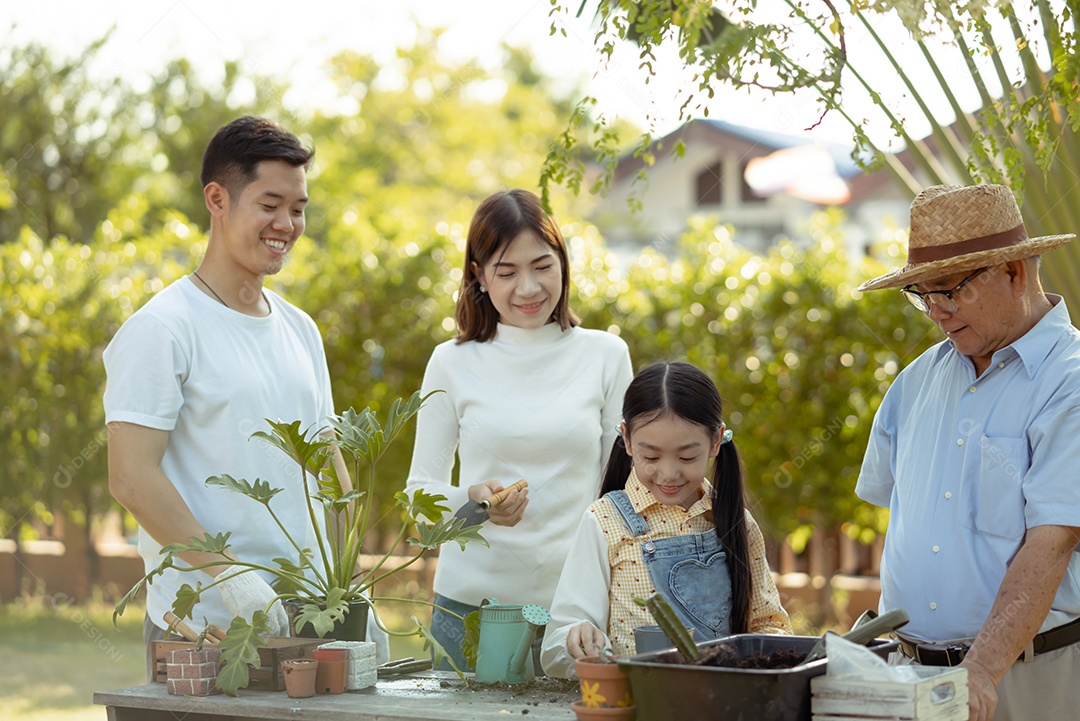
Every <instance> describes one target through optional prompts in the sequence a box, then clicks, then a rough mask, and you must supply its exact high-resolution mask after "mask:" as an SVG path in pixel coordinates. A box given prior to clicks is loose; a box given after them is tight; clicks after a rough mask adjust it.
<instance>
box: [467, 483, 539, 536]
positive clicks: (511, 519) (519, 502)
mask: <svg viewBox="0 0 1080 721" xmlns="http://www.w3.org/2000/svg"><path fill="white" fill-rule="evenodd" d="M503 488H505V486H504V485H503V484H502V483H501V482H500V481H485V482H484V483H477V484H476V485H475V486H469V498H470V499H471V500H473V501H482V500H484V499H485V498H489V497H491V496H493V495H495V494H496V493H498V492H499V491H501V490H502V489H503ZM527 505H529V489H528V488H522V489H521V490H517V491H514V492H512V493H511V494H510V495H509V496H507V497H506V498H505V499H503V501H502V503H499V504H498V505H495V506H492V507H491V508H489V509H488V516H489V517H490V519H489V520H490V521H491V523H492V524H494V525H496V526H516V525H517V524H518V522H519V521H521V519H522V518H523V517H524V516H525V507H526V506H527Z"/></svg>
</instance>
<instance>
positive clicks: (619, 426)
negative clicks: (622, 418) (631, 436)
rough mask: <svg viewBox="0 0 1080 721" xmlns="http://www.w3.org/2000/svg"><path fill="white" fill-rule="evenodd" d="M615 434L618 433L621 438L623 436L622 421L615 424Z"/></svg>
mask: <svg viewBox="0 0 1080 721" xmlns="http://www.w3.org/2000/svg"><path fill="white" fill-rule="evenodd" d="M615 435H617V436H618V437H619V438H622V423H616V424H615Z"/></svg>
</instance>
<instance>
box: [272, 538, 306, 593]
mask: <svg viewBox="0 0 1080 721" xmlns="http://www.w3.org/2000/svg"><path fill="white" fill-rule="evenodd" d="M304 552H305V555H307V556H309V557H310V555H311V550H310V549H304ZM274 563H276V564H277V565H278V568H280V569H281V570H282V571H284V572H285V574H274V580H273V581H271V582H270V587H271V588H273V589H274V592H275V593H278V594H295V593H298V592H300V591H302V590H304V586H303V585H302V584H300V583H298V582H296V581H295V580H293V578H291V576H293V575H295V576H303V575H304V569H303V568H302V567H301V566H300V565H298V564H296V563H293V561H292V559H289V558H275V559H274ZM300 563H304V560H303V559H301V561H300Z"/></svg>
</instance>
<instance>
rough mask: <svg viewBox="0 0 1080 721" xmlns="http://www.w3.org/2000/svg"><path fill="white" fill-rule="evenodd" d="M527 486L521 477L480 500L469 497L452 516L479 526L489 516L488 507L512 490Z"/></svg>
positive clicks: (526, 482) (470, 524)
mask: <svg viewBox="0 0 1080 721" xmlns="http://www.w3.org/2000/svg"><path fill="white" fill-rule="evenodd" d="M528 486H529V483H528V481H526V480H525V479H522V480H520V481H518V482H517V483H514V484H511V485H509V486H507V487H506V488H504V489H502V490H501V491H499V492H498V493H493V494H492V495H490V496H488V497H487V498H485V499H484V500H482V501H474V500H472V499H470V500H468V501H466V503H465V505H463V506H462V507H461V508H459V509H458V510H457V513H455V514H454V518H464V519H465V525H466V526H479V525H480V524H481V523H483V522H484V521H486V520H487V519H488V518H489V517H490V516H489V515H488V509H489V508H491V507H492V506H497V505H499V504H500V503H502V502H503V501H505V500H506V497H507V496H509V495H510V494H511V493H513V492H514V491H520V490H521V489H523V488H527V487H528Z"/></svg>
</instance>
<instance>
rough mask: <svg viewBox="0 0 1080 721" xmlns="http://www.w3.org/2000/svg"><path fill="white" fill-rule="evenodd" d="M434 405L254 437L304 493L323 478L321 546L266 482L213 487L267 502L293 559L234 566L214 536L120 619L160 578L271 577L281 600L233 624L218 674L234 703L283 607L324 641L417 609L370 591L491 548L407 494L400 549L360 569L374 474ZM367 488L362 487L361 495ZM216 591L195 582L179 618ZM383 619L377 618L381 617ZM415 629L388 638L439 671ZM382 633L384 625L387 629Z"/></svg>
mask: <svg viewBox="0 0 1080 721" xmlns="http://www.w3.org/2000/svg"><path fill="white" fill-rule="evenodd" d="M429 395H430V394H429ZM427 398H428V396H424V397H423V398H421V397H420V393H419V392H416V393H413V394H412V396H411V397H410V398H409V399H408V400H407V401H405V402H402V400H401V399H400V398H398V399H396V400H394V402H393V403H392V404H391V406H390V410H389V412H388V414H387V419H386V426H385V427H383V426H382V425H381V424H380V423H379V421H378V420H377V419H376V417H375V414H374V413H372V412H371V410H370V409H365V410H364V411H362V412H356V411H355V410H353V409H351V408H350V409H349V410H347V411H345V413H343V414H341V415H340V416H337V417H335V418H334V419H332V420H331V422H330V428H328V429H316V430H309V431H305V430H302V429H301V428H300V422H299V421H294V422H292V423H284V422H274V421H269V420H268V421H267V423H269V425H270V430H269V431H268V432H267V431H258V432H256V433H253V434H252V436H251V437H252V439H255V440H259V441H262V442H266V443H268V444H270V445H271V446H273V447H274V448H277V449H278V450H280V451H281V452H282V453H284V454H285V455H286V456H288V457H289V458H290V459H291V460H292V461H293V462H294V463H295V464H296V470H297V473H298V478H297V481H298V482H300V483H304V484H305V485H306V484H307V481H308V477H309V475H313V476H315V477H316V478H317V479H318V490H317V491H316V492H309V493H306V494H305V500H306V502H307V510H308V515H309V518H310V520H311V524H312V526H313V528H314V530H315V538H316V544H315V545H316V547H315V548H303V547H301V546H300V545H299V544H298V543H297V542H296V540H295V539H294V538H293V534H291V533H290V532H289V530H288V529H287V528H286V527H285V526H284V525H283V524H282V523H281V521H280V519H279V517H278V516H277V514H276V513H275V512H274V509H273V507H272V505H271V503H272V501H273V499H274V496H276V495H277V494H278V493H280V492H281V491H282V489H280V488H273V487H271V486H270V484H269V483H268V482H266V481H264V480H260V479H255V481H254V482H252V481H248V480H244V479H237V478H233V477H231V476H227V475H223V476H214V477H212V478H208V479H207V480H206V484H207V485H208V486H220V487H222V488H224V489H226V490H229V491H233V492H235V493H239V494H241V495H244V496H247V497H248V498H250V499H251V500H252V501H254V502H257V503H261V504H262V505H263V506H264V507H265V508H266V511H267V513H268V514H269V515H270V517H271V519H272V520H273V521H274V525H275V526H276V527H277V529H278V530H279V531H280V532H281V533H282V535H283V541H284V544H285V545H284V546H283V547H285V548H288V549H290V550H291V552H292V557H291V558H286V557H281V558H275V559H274V561H275V563H276V564H277V565H273V566H268V565H261V564H257V563H249V562H245V561H241V560H237V559H234V558H232V557H231V556H230V555H229V554H228V549H229V536H230V535H231V534H230V533H228V532H226V533H218V534H215V535H211V534H209V533H207V534H205V535H204V536H203V538H202V539H197V538H192V539H191V541H190V543H174V544H171V545H169V546H166V547H164V548H163V549H161V553H162V556H163V558H162V561H161V563H160V564H159V565H158V566H157V568H155V569H153V570H152V571H150V572H149V573H148V574H146V576H144V577H143V578H142V579H141V580H140V581H139V582H138V583H136V584H135V586H134V587H133V588H132V589H131V590H130V591H128V593H127V594H126V595H125V596H124V598H123V599H121V601H120V603H119V604H117V606H116V610H115V612H114V614H113V618H114V620H115V618H116V617H117V616H118V615H120V614H122V613H123V612H124V609H125V608H126V606H127V604H128V603H129V602H130V601H131V600H132V599H133V598H134V597H135V596H136V595H137V594H138V592H139V591H140V590H142V588H143V585H144V584H147V583H153V580H154V577H155V576H159V575H161V574H162V573H164V571H165V570H166V569H169V568H174V569H176V570H178V571H183V572H191V571H200V570H201V569H203V568H208V567H210V566H222V565H226V566H233V567H237V568H239V569H240V570H239V572H240V573H250V572H254V571H263V572H265V573H267V574H269V575H271V576H272V577H273V578H274V583H273V586H274V590H275V591H277V596H275V598H274V600H273V601H271V603H269V604H267V607H266V608H265V609H263V610H259V611H256V612H255V613H254V614H253V616H252V618H250V619H247V618H242V617H236V618H234V619H233V620H232V623H231V625H230V626H229V629H228V632H227V633H226V635H225V638H224V639H223V640H222V641H221V644H220V646H221V657H222V667H221V670H220V672H219V674H218V687H219V688H221V689H222V690H223V691H224V692H225V693H228V694H230V695H236V693H237V690H238V689H240V688H244V687H246V686H247V683H248V666H249V664H250V665H253V666H258V665H259V653H258V651H259V649H260V648H264V647H266V646H267V643H266V640H265V639H264V638H263V635H264V634H266V633H268V632H269V630H270V625H269V623H268V622H267V616H266V612H267V611H269V609H270V606H271V605H273V603H274V602H276V601H277V600H281V601H282V602H283V603H285V604H286V605H292V606H294V607H296V608H294V613H293V614H292V616H291V618H290V623H291V624H292V625H293V632H294V633H296V632H297V631H299V630H300V629H302V628H305V627H309V626H310V628H311V629H313V631H314V634H315V635H316V636H318V637H320V638H322V637H326V636H327V634H329V633H330V632H331V631H333V630H334V629H335V628H340V624H342V623H343V622H344V621H345V620H346V618H347V616H349V615H350V608H352V611H351V613H353V614H355V613H358V612H359V613H360V614H363V616H364V617H365V618H366V614H367V604H368V603H371V605H372V607H373V608H375V607H376V604H377V603H378V602H380V601H406V602H417V601H419V600H418V599H403V598H391V597H382V596H375V595H371V594H370V592H371V590H372V587H373V586H374V585H375V584H376V583H378V582H380V581H383V580H385V579H387V578H389V577H390V576H393V575H394V574H395V573H397V572H398V571H401V570H402V569H404V568H406V567H408V566H410V565H412V564H413V563H415V562H416V561H417V560H419V559H420V558H421V557H422V556H423V555H424V554H425V553H426V552H427V551H429V550H431V549H434V548H437V547H439V546H440V545H442V544H443V543H448V542H451V541H453V542H456V543H458V544H459V545H461V546H462V547H464V545H465V544H466V543H467V542H470V541H477V542H480V543H483V544H485V545H487V541H485V540H484V538H483V536H481V535H480V528H481V527H480V526H476V525H474V526H466V525H465V522H466V521H465V519H462V518H455V517H453V516H451V515H446V514H447V511H449V510H450V509H449V508H448V507H446V506H444V505H442V503H443V502H444V501H446V497H445V496H441V495H431V494H429V493H426V492H425V491H423V490H417V491H416V492H415V493H413V494H412V496H411V497H410V496H409V495H408V494H406V493H404V492H402V491H399V492H397V493H396V494H394V501H395V504H396V505H397V506H398V507H399V508H400V509H401V510H402V512H403V513H402V524H401V527H400V529H399V531H398V533H397V535H396V537H395V539H394V542H393V544H392V545H391V547H390V548H389V549H387V550H386V551H385V553H383V555H382V556H381V558H379V560H378V561H376V562H375V563H374V564H373V565H372V566H371V567H370V568H367V569H361V568H360V566H359V563H358V562H359V560H360V556H361V551H362V548H363V544H364V537H365V535H366V533H367V531H368V529H369V522H370V521H371V504H370V503H367V502H365V496H366V497H367V498H371V494H372V491H373V490H374V488H375V467H376V465H377V463H378V461H379V459H380V458H381V457H382V455H383V453H384V452H385V451H386V449H387V447H388V446H389V445H390V444H391V443H392V442H393V440H394V439H395V438H396V437H397V436H398V434H399V433H400V432H401V430H402V429H403V428H404V427H405V425H406V423H408V421H409V420H410V419H411V418H412V417H413V416H414V415H416V413H417V411H419V410H420V406H421V405H422V404H423V402H424V401H425V400H426V399H427ZM335 448H340V449H341V452H342V455H343V457H344V459H345V461H346V464H347V466H348V469H349V471H350V473H351V476H352V478H354V479H356V483H357V488H355V489H353V490H346V489H345V487H344V486H343V484H342V479H341V478H340V477H339V474H338V471H337V469H336V467H335V464H334V463H333V454H334V449H335ZM360 486H364V488H363V490H361V488H360ZM384 515H385V514H384ZM424 519H426V520H424ZM410 532H411V533H412V535H410ZM403 541H406V542H407V543H408V544H410V545H411V546H413V548H414V550H413V551H411V552H410V554H409V557H408V559H407V560H405V561H398V562H395V561H394V559H395V558H397V557H396V556H395V552H396V551H397V549H398V547H399V546H400V545H401V543H402V542H403ZM185 551H202V552H205V553H209V554H213V555H214V556H217V557H218V558H219V559H220V560H215V561H213V562H211V563H207V564H204V565H200V566H186V565H177V563H176V559H177V556H178V554H180V553H183V552H185ZM388 564H389V565H388ZM218 583H220V581H218V580H214V581H213V582H211V583H208V584H206V585H203V584H202V583H201V582H198V581H197V582H196V584H195V586H194V587H192V586H191V585H189V584H184V585H183V586H182V587H181V588H180V591H179V592H178V593H177V596H176V599H175V601H174V602H173V607H172V608H173V613H175V614H176V615H177V616H179V617H180V618H190V617H191V612H192V609H193V608H194V606H195V604H196V603H197V602H198V601H199V598H200V596H201V595H202V594H203V593H205V592H206V591H207V590H209V589H211V588H213V587H214V586H216V585H218ZM419 602H421V603H426V602H425V601H419ZM357 604H359V605H357ZM375 617H376V619H378V615H377V614H376V615H375ZM412 620H413V622H414V623H415V624H416V627H415V628H414V629H412V630H411V631H404V632H401V631H396V632H395V631H388V632H389V633H391V634H392V635H397V636H410V635H417V634H419V635H422V636H423V637H424V639H425V646H427V645H430V646H431V647H432V650H433V653H434V655H435V662H436V663H438V662H439V661H440V660H441V659H442V658H444V657H447V656H446V654H445V652H444V650H443V648H442V646H440V645H439V644H438V642H437V641H435V639H434V638H433V637H432V635H431V633H430V630H429V629H428V628H426V627H425V626H424V624H423V623H421V622H420V621H419V620H418V619H417V618H416V617H415V616H413V617H412ZM377 622H378V621H377ZM379 625H380V626H382V624H381V622H379ZM447 658H448V657H447Z"/></svg>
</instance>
